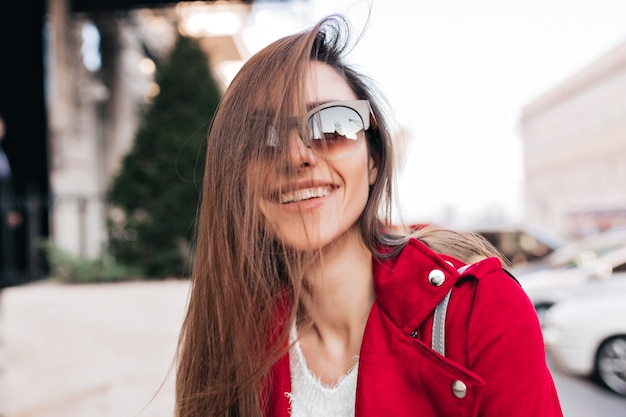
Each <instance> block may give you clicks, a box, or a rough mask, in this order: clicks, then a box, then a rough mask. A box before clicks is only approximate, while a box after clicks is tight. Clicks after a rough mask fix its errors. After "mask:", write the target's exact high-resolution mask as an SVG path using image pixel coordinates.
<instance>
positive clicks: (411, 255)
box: [373, 239, 500, 333]
mask: <svg viewBox="0 0 626 417" xmlns="http://www.w3.org/2000/svg"><path fill="white" fill-rule="evenodd" d="M464 265H465V264H464V263H463V262H461V261H459V260H458V259H455V258H453V257H451V256H447V255H441V254H438V253H435V252H433V251H432V250H431V249H430V248H428V247H427V246H426V245H425V244H424V243H422V242H421V241H419V240H417V239H411V240H410V241H409V242H408V244H407V245H406V246H405V248H404V249H403V250H402V252H400V254H399V255H398V256H396V257H394V258H391V259H383V260H374V262H373V271H374V287H375V291H376V302H377V304H379V306H380V308H381V309H382V310H383V311H384V312H385V314H386V315H387V316H388V317H389V318H390V319H391V321H392V322H393V323H394V324H395V325H396V326H397V327H398V328H399V329H400V330H402V331H403V332H405V333H411V332H412V331H413V330H415V329H416V328H417V327H418V326H419V324H420V323H422V322H423V321H424V320H425V319H426V318H427V317H428V316H429V315H430V314H431V313H432V312H433V310H434V309H435V307H436V306H437V304H439V302H440V301H441V300H442V299H443V298H444V297H445V295H446V294H447V293H448V291H450V289H451V288H452V287H453V286H454V285H455V284H456V283H457V282H458V281H459V279H460V278H461V277H462V276H467V275H473V276H481V275H483V274H484V273H485V272H487V270H491V269H494V268H497V269H499V268H500V263H499V261H498V260H497V259H487V260H485V261H482V262H479V263H476V264H473V265H471V266H470V267H468V268H467V269H465V270H464V271H463V274H460V273H459V271H458V270H457V269H459V268H461V267H463V266H464ZM479 270H483V271H479Z"/></svg>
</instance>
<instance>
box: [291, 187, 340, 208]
mask: <svg viewBox="0 0 626 417" xmlns="http://www.w3.org/2000/svg"><path fill="white" fill-rule="evenodd" d="M328 194H330V189H329V188H328V187H311V188H302V189H300V190H294V191H289V192H286V193H282V194H280V196H279V202H280V204H289V203H298V202H300V201H306V200H311V199H314V198H321V197H326V196H327V195H328Z"/></svg>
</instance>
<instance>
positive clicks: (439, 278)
mask: <svg viewBox="0 0 626 417" xmlns="http://www.w3.org/2000/svg"><path fill="white" fill-rule="evenodd" d="M445 280H446V274H444V273H443V271H442V270H440V269H433V270H432V271H430V273H429V274H428V282H430V283H431V284H432V285H434V286H435V287H438V286H440V285H441V284H443V283H444V281H445Z"/></svg>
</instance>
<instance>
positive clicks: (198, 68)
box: [109, 37, 221, 278]
mask: <svg viewBox="0 0 626 417" xmlns="http://www.w3.org/2000/svg"><path fill="white" fill-rule="evenodd" d="M208 63H209V60H208V57H207V56H206V54H205V53H204V52H203V51H202V49H201V48H200V46H199V45H198V44H197V42H196V41H194V40H192V39H189V38H185V37H180V38H179V39H178V41H177V44H176V46H175V48H174V50H173V52H172V54H171V56H170V57H169V59H168V60H167V62H165V64H164V65H163V66H162V67H159V69H158V71H157V75H156V82H157V84H158V85H159V87H160V93H159V95H158V96H157V97H156V98H155V99H154V101H153V102H152V104H151V105H150V106H149V107H148V108H147V111H146V114H145V118H144V121H143V123H142V125H141V127H140V128H139V130H138V132H137V135H136V137H135V141H134V144H133V148H132V149H131V151H130V153H129V154H128V155H127V156H126V157H125V159H124V161H123V166H122V169H121V171H120V173H119V175H118V176H117V177H116V178H115V179H114V181H113V183H112V186H111V188H110V194H109V200H110V202H111V203H112V205H113V206H112V209H111V210H110V211H109V233H110V238H109V241H110V251H111V253H112V255H113V256H114V257H115V259H116V260H117V261H118V262H119V263H122V264H125V265H129V266H130V267H133V268H141V269H142V270H143V271H144V272H145V273H146V275H147V276H148V277H150V278H164V277H170V276H176V277H181V276H185V274H186V269H187V268H188V266H189V259H190V257H191V253H190V250H191V249H190V248H191V244H190V242H191V238H192V231H193V225H194V220H195V214H196V208H197V204H198V197H199V193H200V192H199V189H200V183H201V180H202V174H203V164H204V155H205V150H206V144H205V140H206V133H207V130H208V126H209V123H210V121H211V120H212V118H213V115H214V113H215V110H216V109H217V105H218V103H219V100H220V98H221V94H220V92H219V89H218V87H217V84H216V82H215V80H214V79H213V77H212V76H211V74H210V71H209V64H208Z"/></svg>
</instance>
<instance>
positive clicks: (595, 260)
mask: <svg viewBox="0 0 626 417" xmlns="http://www.w3.org/2000/svg"><path fill="white" fill-rule="evenodd" d="M574 259H575V262H574V261H572V262H568V263H566V264H564V265H562V266H561V267H557V268H550V269H542V270H538V271H533V272H529V273H526V274H518V275H515V272H514V275H515V276H516V278H517V280H518V281H519V282H520V284H521V285H522V288H524V291H526V294H527V295H528V297H529V298H530V300H531V301H532V303H533V305H534V306H535V309H536V310H537V313H538V314H539V319H540V320H542V319H543V314H544V313H545V310H547V309H548V308H550V307H551V306H552V305H554V304H555V303H557V302H558V301H561V300H564V299H567V298H569V297H572V296H576V295H577V294H582V293H586V292H594V291H596V290H598V291H604V289H603V288H602V287H603V286H606V285H609V286H616V287H620V286H622V287H623V286H625V285H626V279H620V278H626V277H625V276H624V275H623V274H624V273H626V242H617V243H614V242H610V243H607V245H606V246H601V247H597V248H595V250H591V249H589V250H584V251H581V252H580V253H579V254H578V255H577V256H576V257H575V258H574Z"/></svg>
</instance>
